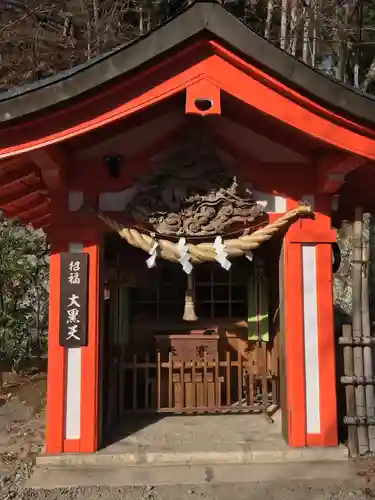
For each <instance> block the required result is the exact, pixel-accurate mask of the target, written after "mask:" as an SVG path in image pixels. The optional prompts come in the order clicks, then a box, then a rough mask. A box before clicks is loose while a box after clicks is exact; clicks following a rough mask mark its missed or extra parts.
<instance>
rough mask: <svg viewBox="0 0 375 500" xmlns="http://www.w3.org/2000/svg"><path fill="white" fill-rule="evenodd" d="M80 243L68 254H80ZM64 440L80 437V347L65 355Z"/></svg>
mask: <svg viewBox="0 0 375 500" xmlns="http://www.w3.org/2000/svg"><path fill="white" fill-rule="evenodd" d="M82 249H83V245H82V243H70V244H69V252H76V253H80V252H82ZM65 354H66V355H65V363H66V368H65V370H66V382H65V391H66V393H65V439H79V438H80V435H81V356H82V350H81V347H70V348H67V349H66V353H65Z"/></svg>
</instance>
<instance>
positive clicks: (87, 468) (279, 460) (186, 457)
mask: <svg viewBox="0 0 375 500" xmlns="http://www.w3.org/2000/svg"><path fill="white" fill-rule="evenodd" d="M120 436H122V438H121V439H119V440H118V441H115V442H114V443H113V444H110V445H109V446H107V447H106V448H104V449H102V450H101V451H99V452H98V453H95V454H64V455H58V456H50V455H48V456H43V455H41V456H39V457H38V458H37V462H36V463H37V466H36V469H35V471H34V474H33V476H32V477H31V479H30V480H29V482H28V485H29V486H30V487H35V488H38V487H40V486H43V487H44V488H49V487H50V488H53V487H56V486H57V485H58V486H60V487H69V486H84V487H88V486H94V485H112V486H124V485H128V486H134V485H139V486H147V485H153V486H157V485H158V486H160V485H173V484H183V483H185V484H206V483H215V482H227V480H228V479H229V480H230V481H233V479H234V478H235V480H236V482H248V481H251V482H256V481H266V482H268V481H271V480H272V481H273V480H274V479H275V478H278V479H282V478H284V477H289V478H292V477H293V478H295V479H296V480H300V479H306V478H314V479H316V478H319V479H322V478H324V477H325V475H327V474H328V475H329V474H331V475H332V478H333V479H340V478H341V476H342V471H343V467H346V468H348V464H349V462H348V460H347V452H346V450H345V448H343V447H338V448H321V449H319V448H290V447H288V446H287V445H286V444H285V443H284V441H283V439H282V437H281V418H280V414H279V413H278V414H276V415H275V416H274V422H273V423H272V422H271V421H270V420H268V419H267V418H266V417H264V416H262V415H219V416H211V415H196V416H178V417H176V416H168V417H164V418H160V419H158V420H154V421H153V422H152V423H150V421H146V420H145V419H143V420H142V419H139V418H138V419H137V420H130V419H129V421H128V426H127V427H126V428H125V427H124V428H123V429H122V430H121V432H120ZM312 464H313V467H311V465H312ZM327 464H330V467H331V472H327V469H326V466H327ZM287 465H288V467H289V468H288V469H286V466H287ZM271 470H272V472H271V473H270V471H271ZM348 474H349V469H348Z"/></svg>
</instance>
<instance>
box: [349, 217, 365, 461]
mask: <svg viewBox="0 0 375 500" xmlns="http://www.w3.org/2000/svg"><path fill="white" fill-rule="evenodd" d="M362 217H363V211H362V208H361V207H357V208H356V209H355V218H354V231H353V292H352V293H353V296H352V301H353V320H352V321H353V337H354V338H358V339H360V338H361V337H362V314H361V310H362V298H361V297H362ZM353 351H354V373H355V376H356V377H363V348H362V346H354V349H353ZM355 399H356V414H357V417H360V418H365V417H366V400H365V388H364V386H363V385H357V386H356V388H355ZM357 432H358V450H359V454H360V455H366V454H367V453H368V434H367V428H366V427H365V425H363V424H359V425H358V427H357Z"/></svg>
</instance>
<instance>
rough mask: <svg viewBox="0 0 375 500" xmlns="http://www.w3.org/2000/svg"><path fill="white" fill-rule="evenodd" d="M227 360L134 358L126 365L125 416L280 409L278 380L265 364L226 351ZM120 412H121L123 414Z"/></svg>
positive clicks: (123, 374) (157, 356)
mask: <svg viewBox="0 0 375 500" xmlns="http://www.w3.org/2000/svg"><path fill="white" fill-rule="evenodd" d="M221 357H222V358H224V359H219V357H218V356H217V357H216V358H215V359H213V358H212V357H211V359H208V358H207V355H206V353H204V354H203V356H202V359H201V360H192V361H182V360H178V359H175V356H173V354H172V353H169V355H168V358H167V359H164V360H163V359H162V357H161V354H160V352H159V351H158V352H157V353H156V356H154V359H153V360H151V357H150V355H149V353H146V354H145V357H144V358H143V359H141V357H140V356H139V355H138V356H137V355H136V354H134V355H133V357H132V359H130V360H127V361H125V362H124V363H123V365H122V377H123V379H122V381H121V382H122V383H121V384H120V385H121V386H122V387H123V389H126V390H125V395H124V394H122V395H121V396H120V399H121V400H123V403H121V406H122V409H123V410H122V411H123V412H161V413H164V412H166V413H168V412H172V413H211V412H233V413H238V412H264V413H267V412H269V411H272V408H275V409H276V408H277V405H278V403H279V396H278V378H277V377H276V376H275V375H273V374H272V373H270V372H269V371H267V368H266V363H259V365H258V366H257V367H256V368H255V367H254V366H253V364H252V363H251V362H250V361H248V360H247V359H246V358H244V357H243V355H242V354H241V353H239V354H238V356H237V359H233V358H232V353H231V352H230V351H226V352H224V353H223V354H222V356H221ZM120 411H121V409H120Z"/></svg>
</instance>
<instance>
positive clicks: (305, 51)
mask: <svg viewBox="0 0 375 500" xmlns="http://www.w3.org/2000/svg"><path fill="white" fill-rule="evenodd" d="M310 23H311V10H310V7H309V6H306V7H305V8H304V20H303V44H302V60H303V62H304V63H306V64H308V63H309V52H310V49H309V42H310V39H309V35H310Z"/></svg>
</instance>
